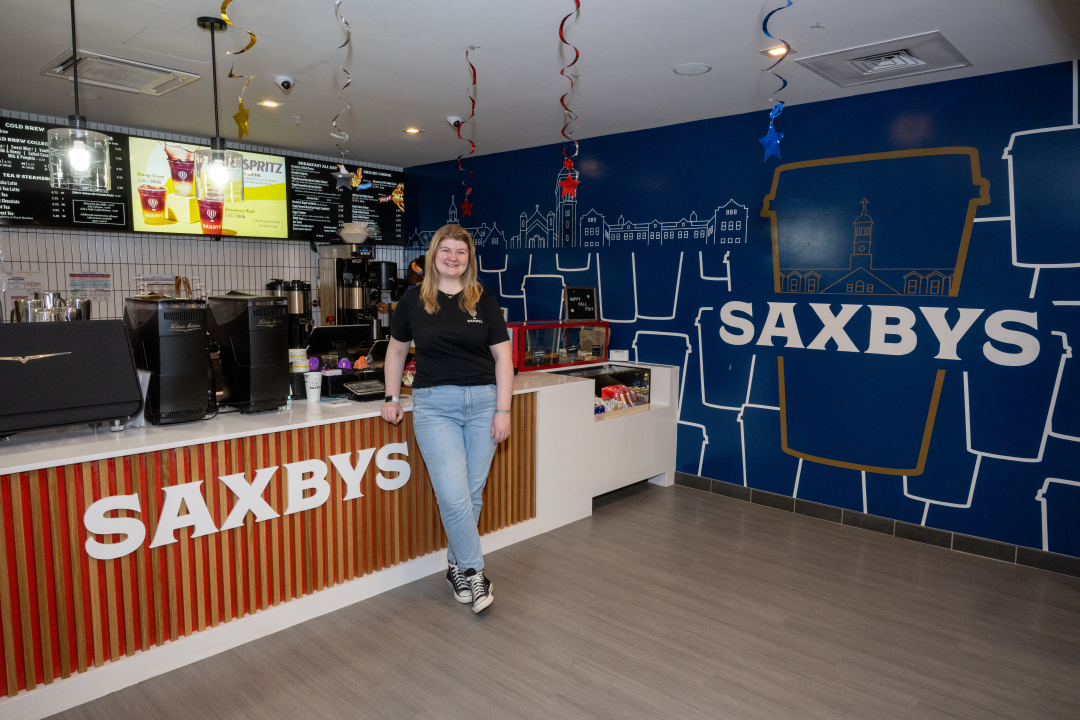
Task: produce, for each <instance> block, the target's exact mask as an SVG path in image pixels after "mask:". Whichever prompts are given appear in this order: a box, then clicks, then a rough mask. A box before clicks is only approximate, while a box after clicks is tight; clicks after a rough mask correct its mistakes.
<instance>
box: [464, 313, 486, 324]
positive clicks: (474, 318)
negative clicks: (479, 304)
mask: <svg viewBox="0 0 1080 720" xmlns="http://www.w3.org/2000/svg"><path fill="white" fill-rule="evenodd" d="M469 314H470V315H472V320H466V321H465V322H474V323H480V324H481V325H483V324H484V321H483V320H481V319H480V318H478V317H476V311H475V310H473V311H472V312H470V313H469Z"/></svg>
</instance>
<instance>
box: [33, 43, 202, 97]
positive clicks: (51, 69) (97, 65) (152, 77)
mask: <svg viewBox="0 0 1080 720" xmlns="http://www.w3.org/2000/svg"><path fill="white" fill-rule="evenodd" d="M74 68H75V58H74V54H73V53H72V52H71V51H70V50H68V51H67V52H65V53H64V54H62V55H61V56H60V57H58V58H56V59H55V60H54V61H52V62H51V63H49V64H48V65H46V66H45V67H44V68H42V70H41V74H42V75H45V76H46V77H57V78H65V79H68V80H71V79H72V78H73V74H74ZM198 79H199V76H198V75H195V74H193V73H188V72H183V71H182V70H172V69H170V68H166V67H160V66H158V65H150V64H148V63H143V62H137V61H135V60H124V59H123V58H117V57H111V56H109V55H101V54H99V53H92V52H88V51H86V50H80V51H79V84H80V85H82V84H87V85H99V86H101V87H107V88H112V89H114V90H126V91H127V92H134V93H142V94H144V95H164V94H165V93H167V92H169V91H171V90H175V89H176V88H178V87H182V86H184V85H187V84H188V83H193V82H195V81H196V80H198Z"/></svg>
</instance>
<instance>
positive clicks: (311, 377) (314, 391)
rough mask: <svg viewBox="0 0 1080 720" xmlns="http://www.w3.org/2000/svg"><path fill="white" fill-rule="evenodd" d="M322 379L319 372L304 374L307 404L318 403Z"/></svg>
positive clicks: (320, 395)
mask: <svg viewBox="0 0 1080 720" xmlns="http://www.w3.org/2000/svg"><path fill="white" fill-rule="evenodd" d="M322 379H323V376H322V373H321V372H306V373H304V380H305V385H306V387H307V399H308V402H314V403H317V402H319V398H320V397H322Z"/></svg>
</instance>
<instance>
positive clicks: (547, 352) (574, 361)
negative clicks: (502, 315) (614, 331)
mask: <svg viewBox="0 0 1080 720" xmlns="http://www.w3.org/2000/svg"><path fill="white" fill-rule="evenodd" d="M506 329H507V330H509V331H510V347H511V350H512V351H513V355H514V368H515V369H516V370H517V371H518V372H527V371H530V370H552V369H554V368H560V367H572V366H574V365H584V364H587V363H598V362H604V361H605V360H607V353H608V324H607V323H606V322H603V321H595V320H592V321H581V322H559V321H556V320H539V321H532V322H508V323H506Z"/></svg>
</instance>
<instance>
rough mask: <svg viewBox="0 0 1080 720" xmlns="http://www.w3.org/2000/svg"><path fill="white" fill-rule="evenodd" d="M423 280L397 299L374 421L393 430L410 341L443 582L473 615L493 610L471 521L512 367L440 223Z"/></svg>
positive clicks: (418, 429)
mask: <svg viewBox="0 0 1080 720" xmlns="http://www.w3.org/2000/svg"><path fill="white" fill-rule="evenodd" d="M424 271H425V272H424V279H423V282H422V283H421V284H420V285H419V286H418V287H414V288H409V290H408V291H406V293H405V294H404V295H403V296H402V298H401V300H400V301H399V302H398V305H397V309H396V310H395V311H394V320H393V323H392V326H391V332H390V335H391V338H390V344H389V347H388V348H387V350H386V360H385V363H384V366H383V368H384V371H385V373H386V391H387V392H388V393H389V394H388V395H387V396H386V402H385V403H384V404H383V407H382V417H383V419H384V420H386V421H387V422H392V423H394V424H397V423H399V422H401V419H402V418H403V417H404V416H405V413H404V411H403V410H402V409H401V404H400V403H399V402H398V397H397V395H398V393H399V392H400V391H401V373H402V369H403V368H404V365H405V358H406V356H407V355H408V352H409V344H410V343H412V342H415V344H416V379H415V380H414V381H413V385H412V388H413V429H414V431H415V433H416V441H417V443H418V444H419V445H420V452H421V454H423V456H424V462H425V463H426V464H427V469H428V475H430V476H431V486H432V488H433V489H434V490H435V497H436V499H437V500H438V501H439V514H440V515H441V516H442V523H443V529H445V530H446V537H447V540H449V545H450V546H449V548H447V551H446V557H447V560H448V561H449V564H450V567H449V569H448V570H447V571H446V581H447V582H448V583H450V587H451V588H453V590H454V598H455V599H456V600H457V601H458V602H461V603H469V602H471V603H472V608H473V612H475V613H478V612H480V611H481V610H483V609H484V608H486V607H488V606H489V605H491V603H492V600H493V598H492V595H491V590H492V586H491V580H490V579H488V578H487V577H485V575H484V556H483V554H482V551H481V549H480V534H479V532H477V529H476V523H477V521H478V520H479V519H480V508H481V505H482V504H483V492H484V485H485V483H486V482H487V475H488V468H490V467H491V459H492V457H493V456H494V455H495V446H496V445H498V444H499V443H501V442H502V441H503V440H505V439H506V438H507V436H509V435H510V400H511V398H512V396H513V383H514V369H513V364H512V362H511V355H510V340H509V337H508V336H507V333H506V323H505V322H504V321H503V314H502V309H501V308H500V307H499V303H498V301H497V300H496V299H495V296H494V295H493V294H492V293H491V291H490V290H488V289H487V288H485V287H484V286H483V285H481V284H480V283H479V281H478V280H477V269H476V253H475V251H474V250H473V242H472V237H471V236H470V235H469V233H468V231H467V230H465V228H463V227H461V226H460V225H443V226H442V227H441V228H439V229H438V230H437V231H436V232H435V235H434V237H432V238H431V245H430V246H429V247H428V252H427V258H426V260H425V262H424Z"/></svg>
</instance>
